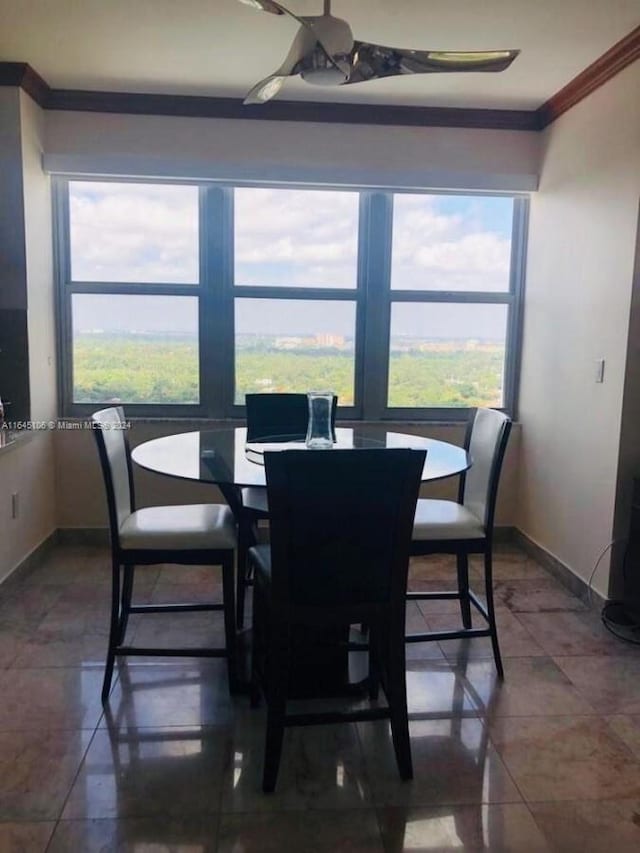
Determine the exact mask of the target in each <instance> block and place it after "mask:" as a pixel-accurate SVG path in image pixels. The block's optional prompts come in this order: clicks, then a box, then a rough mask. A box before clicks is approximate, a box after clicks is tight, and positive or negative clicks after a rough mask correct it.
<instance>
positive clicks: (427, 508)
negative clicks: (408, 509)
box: [412, 498, 485, 541]
mask: <svg viewBox="0 0 640 853" xmlns="http://www.w3.org/2000/svg"><path fill="white" fill-rule="evenodd" d="M484 537H485V531H484V527H483V526H482V524H481V523H480V521H479V520H478V519H477V518H476V516H475V515H474V514H473V513H472V512H471V511H470V510H468V509H467V508H466V507H464V506H462V504H459V503H455V501H436V500H431V499H427V498H422V499H421V500H419V501H418V503H417V505H416V514H415V518H414V522H413V537H412V538H413V540H414V541H416V540H419V541H425V540H430V541H431V540H438V539H484Z"/></svg>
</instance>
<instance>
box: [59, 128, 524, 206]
mask: <svg viewBox="0 0 640 853" xmlns="http://www.w3.org/2000/svg"><path fill="white" fill-rule="evenodd" d="M46 152H47V153H46V157H45V166H46V168H47V169H48V170H50V171H52V172H70V173H76V174H77V173H82V172H84V173H86V174H114V175H146V176H161V177H181V178H220V179H233V180H234V181H239V180H247V181H249V180H257V181H267V180H272V181H295V180H299V181H309V182H318V183H323V182H324V183H334V184H335V183H346V184H354V185H361V186H385V185H386V186H394V187H403V186H407V187H434V188H435V187H445V188H451V187H458V188H466V189H496V190H516V191H517V190H523V191H526V190H532V189H535V188H536V185H537V175H538V152H539V134H537V133H535V132H530V131H506V130H475V129H466V128H438V127H424V128H420V127H382V126H365V125H339V124H312V123H302V122H273V121H243V120H227V119H206V118H174V117H166V116H136V115H106V114H99V113H79V112H59V111H51V112H48V113H47V124H46Z"/></svg>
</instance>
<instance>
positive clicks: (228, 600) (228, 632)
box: [222, 556, 238, 693]
mask: <svg viewBox="0 0 640 853" xmlns="http://www.w3.org/2000/svg"><path fill="white" fill-rule="evenodd" d="M233 564H234V559H233V556H230V557H225V558H224V561H223V563H222V601H223V607H224V637H225V646H226V649H227V676H228V679H229V692H230V693H237V691H238V671H237V654H236V622H235V611H236V608H235V600H234V595H233Z"/></svg>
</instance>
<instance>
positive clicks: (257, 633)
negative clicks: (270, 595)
mask: <svg viewBox="0 0 640 853" xmlns="http://www.w3.org/2000/svg"><path fill="white" fill-rule="evenodd" d="M262 610H263V607H262V590H261V588H260V585H259V584H258V583H256V584H255V586H254V588H253V609H252V611H251V677H250V683H249V702H250V705H251V707H252V708H257V707H258V705H259V704H260V696H261V688H260V685H261V678H260V667H259V661H258V659H259V658H260V656H261V655H262V649H263V647H264V645H265V639H264V636H263V631H264V625H263V618H262V617H263V613H262Z"/></svg>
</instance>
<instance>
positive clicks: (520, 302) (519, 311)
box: [504, 198, 529, 419]
mask: <svg viewBox="0 0 640 853" xmlns="http://www.w3.org/2000/svg"><path fill="white" fill-rule="evenodd" d="M528 220H529V202H528V199H526V198H517V199H514V202H513V231H512V235H511V268H510V280H509V291H510V293H511V296H512V299H513V302H512V304H511V305H510V307H509V320H508V324H507V337H506V341H505V360H506V363H505V376H504V385H505V393H504V406H505V408H506V410H507V411H508V412H510V414H511V416H512V417H513V418H514V419H515V418H516V417H517V415H518V411H517V409H518V377H519V376H520V361H521V352H522V327H523V322H524V317H523V309H524V284H525V268H526V252H527V230H528Z"/></svg>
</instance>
